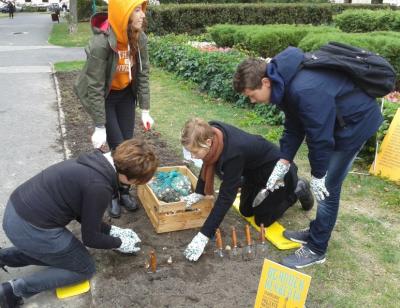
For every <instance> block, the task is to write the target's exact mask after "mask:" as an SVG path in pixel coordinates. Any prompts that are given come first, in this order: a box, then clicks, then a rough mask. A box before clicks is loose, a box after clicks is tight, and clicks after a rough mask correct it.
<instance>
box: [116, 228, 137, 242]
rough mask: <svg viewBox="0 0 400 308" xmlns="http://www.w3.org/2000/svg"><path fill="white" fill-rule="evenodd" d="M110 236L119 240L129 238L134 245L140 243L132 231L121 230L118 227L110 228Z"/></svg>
mask: <svg viewBox="0 0 400 308" xmlns="http://www.w3.org/2000/svg"><path fill="white" fill-rule="evenodd" d="M110 235H111V236H113V237H119V238H121V237H130V238H132V239H133V240H134V241H135V243H140V242H141V240H140V238H139V236H138V235H137V234H136V232H135V231H133V230H132V229H122V228H120V227H117V226H113V225H112V226H111V230H110Z"/></svg>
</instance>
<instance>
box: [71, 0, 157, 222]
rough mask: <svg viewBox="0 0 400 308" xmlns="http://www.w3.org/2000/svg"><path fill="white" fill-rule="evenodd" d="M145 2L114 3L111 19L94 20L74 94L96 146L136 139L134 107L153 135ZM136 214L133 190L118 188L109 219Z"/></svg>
mask: <svg viewBox="0 0 400 308" xmlns="http://www.w3.org/2000/svg"><path fill="white" fill-rule="evenodd" d="M146 6H147V2H146V0H110V1H109V3H108V13H97V14H95V15H93V16H92V18H91V25H92V30H93V33H94V35H93V37H92V38H91V40H90V42H89V45H88V46H87V47H86V49H85V51H86V54H87V61H86V64H85V66H84V68H83V70H82V73H81V74H80V76H79V78H78V79H77V81H76V83H75V87H74V89H75V92H76V94H77V95H78V97H79V98H80V100H81V102H82V104H83V106H84V107H85V109H86V110H87V112H88V113H89V114H90V115H91V117H92V119H93V121H94V124H95V126H96V127H95V130H94V133H93V135H92V143H93V146H94V147H95V148H100V149H104V146H105V145H106V143H108V146H109V147H110V149H111V151H113V150H114V149H115V148H116V147H117V146H118V145H119V144H120V143H122V142H123V141H124V140H127V139H130V138H132V136H133V130H134V122H135V106H136V105H137V104H138V105H139V107H140V109H141V110H142V112H141V117H142V122H143V126H144V128H145V129H146V130H147V129H150V128H151V127H152V126H153V124H154V120H153V119H152V117H151V116H150V113H149V108H150V91H149V60H148V51H147V37H146V35H145V34H144V32H143V26H144V23H145V12H146ZM121 205H122V206H124V207H125V208H126V209H127V210H130V211H134V210H136V209H137V203H136V201H135V200H134V199H133V198H132V197H131V196H130V194H129V187H126V186H124V185H120V189H119V194H118V196H114V198H113V200H112V202H111V204H110V207H109V211H108V212H109V214H110V216H111V217H113V218H118V217H120V215H121V207H120V206H121Z"/></svg>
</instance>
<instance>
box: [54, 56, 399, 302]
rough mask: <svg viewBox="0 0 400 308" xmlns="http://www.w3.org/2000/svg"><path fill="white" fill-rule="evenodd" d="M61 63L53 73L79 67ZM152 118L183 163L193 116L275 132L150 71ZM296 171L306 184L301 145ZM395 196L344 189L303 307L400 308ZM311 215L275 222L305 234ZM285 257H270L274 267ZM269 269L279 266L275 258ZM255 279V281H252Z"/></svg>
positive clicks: (365, 180) (362, 179)
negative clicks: (182, 136) (183, 137)
mask: <svg viewBox="0 0 400 308" xmlns="http://www.w3.org/2000/svg"><path fill="white" fill-rule="evenodd" d="M77 65H78V66H77ZM81 66H82V63H73V64H71V65H69V64H68V63H61V64H57V65H56V69H57V70H68V69H72V68H77V67H81ZM150 85H151V114H152V116H153V117H154V119H155V123H156V126H155V129H156V130H157V131H159V132H160V133H161V136H162V138H163V139H164V140H165V141H167V143H168V144H169V145H170V147H171V149H172V150H174V151H176V153H177V155H181V146H180V144H179V133H180V130H181V128H182V126H183V123H184V122H185V121H186V120H187V119H189V118H190V117H193V116H199V117H202V118H204V119H206V120H211V119H217V120H221V121H224V122H227V123H230V124H233V125H235V126H238V127H240V128H242V129H244V130H246V131H248V132H251V133H257V134H261V135H263V136H270V135H271V132H273V134H272V135H274V136H275V138H274V141H277V137H278V136H277V132H279V129H277V128H276V127H268V126H266V125H260V124H254V123H256V122H257V121H254V122H252V121H249V118H251V117H252V114H251V111H250V110H244V109H238V108H234V107H233V106H232V105H229V104H226V103H224V102H219V101H216V100H214V99H210V98H209V97H207V96H204V95H202V94H200V93H199V92H198V91H197V90H196V89H195V86H194V85H193V84H191V83H188V82H184V81H182V80H180V79H178V78H176V77H175V76H174V75H172V74H170V73H166V72H164V71H162V70H160V69H157V68H154V67H153V68H152V71H151V80H150ZM296 163H297V164H298V165H299V170H300V173H301V174H302V175H304V176H306V177H308V178H309V164H308V160H307V151H306V148H305V146H304V145H303V146H302V148H301V149H300V151H299V153H298V155H297V157H296ZM399 213H400V193H399V187H398V186H396V185H394V184H392V183H390V182H387V181H384V180H382V179H379V178H377V177H372V176H365V175H358V174H350V175H349V176H348V177H347V179H346V181H345V184H344V187H343V193H342V202H341V209H340V211H339V217H338V222H337V225H336V227H335V230H334V232H333V234H332V238H331V241H330V246H329V249H328V253H327V262H326V263H325V264H323V265H317V266H314V267H310V268H306V269H304V270H302V271H303V272H305V273H306V274H308V275H310V276H312V282H311V287H310V291H309V296H308V300H307V304H306V305H307V307H357V308H358V307H398V304H396V303H399V302H400V292H399V285H400V215H399ZM314 216H315V209H313V210H312V211H310V212H309V213H305V212H303V211H301V210H300V209H298V208H294V207H293V208H291V209H289V210H288V212H287V213H286V214H285V215H284V217H283V218H282V219H281V220H280V221H281V223H282V224H283V225H284V226H286V227H288V228H298V227H306V226H308V223H309V220H311V219H312V218H313V217H314ZM289 253H291V252H289V251H277V250H276V251H274V252H271V255H273V256H274V257H276V256H277V257H278V258H279V259H280V258H282V257H283V256H285V255H287V254H289ZM274 261H277V260H276V259H275V258H274ZM258 278H259V277H255V279H258Z"/></svg>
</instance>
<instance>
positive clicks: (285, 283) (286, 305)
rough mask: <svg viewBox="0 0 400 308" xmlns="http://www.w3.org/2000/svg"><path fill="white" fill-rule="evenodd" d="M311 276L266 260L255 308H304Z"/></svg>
mask: <svg viewBox="0 0 400 308" xmlns="http://www.w3.org/2000/svg"><path fill="white" fill-rule="evenodd" d="M310 282H311V276H308V275H306V274H303V273H300V272H298V271H295V270H293V269H290V268H288V267H286V266H283V265H280V264H278V263H275V262H273V261H271V260H268V259H265V260H264V265H263V269H262V273H261V278H260V283H259V285H258V291H257V297H256V303H255V305H254V308H303V307H304V304H305V302H306V298H307V293H308V288H309V287H310Z"/></svg>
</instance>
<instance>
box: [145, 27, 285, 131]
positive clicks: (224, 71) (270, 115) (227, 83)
mask: <svg viewBox="0 0 400 308" xmlns="http://www.w3.org/2000/svg"><path fill="white" fill-rule="evenodd" d="M188 41H189V37H187V36H174V35H167V36H164V37H154V36H150V40H149V55H150V59H151V63H152V64H153V65H156V66H158V67H160V68H163V69H165V70H167V71H170V72H173V73H175V74H176V75H177V76H180V77H182V78H184V79H185V80H190V81H192V82H194V83H196V84H198V85H199V89H200V91H203V92H206V93H207V94H208V95H210V96H211V97H214V98H219V99H223V100H225V101H227V102H229V103H232V104H235V105H236V106H241V107H246V106H247V107H249V106H253V105H250V103H249V101H248V99H246V98H245V97H244V96H242V95H239V94H237V93H236V92H235V91H234V90H233V87H232V77H233V74H234V72H235V71H236V67H237V65H238V64H239V63H240V62H241V61H242V60H243V59H244V58H245V55H244V54H243V53H241V52H238V51H230V52H203V51H200V50H198V49H196V48H194V47H191V46H189V45H188V44H187V42H188ZM256 112H257V113H258V114H259V115H262V116H263V117H264V119H265V122H266V123H269V124H282V123H283V113H282V112H280V111H278V110H277V109H276V108H275V107H274V106H272V105H262V106H259V107H258V108H256Z"/></svg>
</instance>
